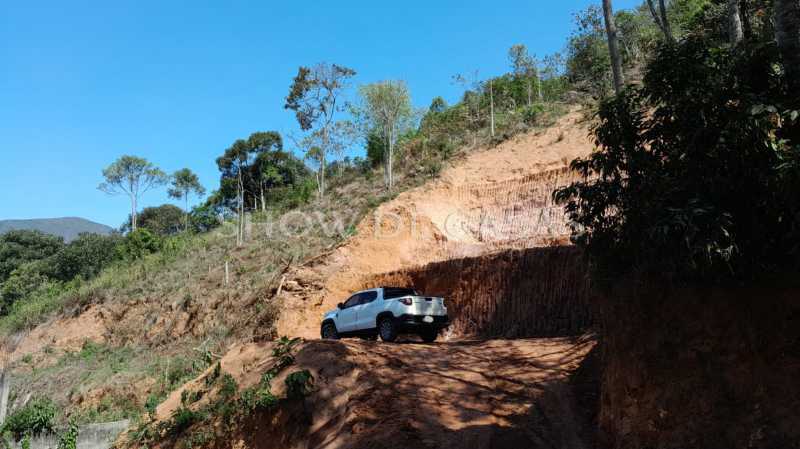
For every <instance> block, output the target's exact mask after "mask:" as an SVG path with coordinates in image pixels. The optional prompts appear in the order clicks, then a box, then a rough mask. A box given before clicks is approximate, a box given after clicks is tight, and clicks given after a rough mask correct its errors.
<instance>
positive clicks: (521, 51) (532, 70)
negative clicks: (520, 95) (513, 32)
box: [508, 44, 543, 106]
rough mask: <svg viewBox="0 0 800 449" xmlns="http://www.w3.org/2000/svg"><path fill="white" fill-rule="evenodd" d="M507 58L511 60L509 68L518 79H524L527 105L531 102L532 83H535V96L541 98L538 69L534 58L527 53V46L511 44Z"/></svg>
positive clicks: (540, 99)
mask: <svg viewBox="0 0 800 449" xmlns="http://www.w3.org/2000/svg"><path fill="white" fill-rule="evenodd" d="M508 59H509V61H510V62H511V70H512V73H513V74H514V76H515V77H516V78H518V79H523V80H525V86H526V87H527V91H528V106H530V105H532V104H533V85H534V84H535V85H536V96H537V97H538V98H539V101H542V100H543V97H542V89H541V83H540V81H539V70H538V68H537V65H536V58H534V57H533V56H531V55H530V54H528V48H527V47H526V46H525V45H523V44H515V45H512V46H511V48H509V49H508Z"/></svg>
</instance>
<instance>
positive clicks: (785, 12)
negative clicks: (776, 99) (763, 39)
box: [775, 0, 800, 107]
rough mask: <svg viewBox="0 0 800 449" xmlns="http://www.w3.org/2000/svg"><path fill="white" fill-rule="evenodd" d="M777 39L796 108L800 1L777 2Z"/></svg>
mask: <svg viewBox="0 0 800 449" xmlns="http://www.w3.org/2000/svg"><path fill="white" fill-rule="evenodd" d="M775 39H776V40H777V41H778V50H779V51H780V53H781V57H782V58H783V70H784V73H785V77H786V84H787V85H788V87H789V92H790V94H791V95H793V96H794V101H795V107H796V106H797V103H800V101H798V92H800V0H775Z"/></svg>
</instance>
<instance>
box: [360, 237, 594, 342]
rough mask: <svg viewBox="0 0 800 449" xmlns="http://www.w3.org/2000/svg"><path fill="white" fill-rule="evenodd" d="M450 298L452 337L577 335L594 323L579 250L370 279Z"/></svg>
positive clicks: (441, 265)
mask: <svg viewBox="0 0 800 449" xmlns="http://www.w3.org/2000/svg"><path fill="white" fill-rule="evenodd" d="M377 285H397V286H409V287H410V286H415V287H416V288H417V289H419V290H422V291H423V292H425V294H429V295H437V296H443V297H445V298H446V304H447V307H448V313H449V314H450V317H451V321H452V324H451V325H450V328H449V329H448V332H449V333H450V335H452V336H465V335H468V336H482V337H542V336H566V335H576V334H578V333H580V332H583V331H585V330H586V329H587V328H588V327H589V325H590V324H591V312H590V298H591V286H590V283H589V277H588V273H587V269H586V264H585V262H584V260H583V258H582V257H581V254H580V251H579V250H578V249H577V248H575V247H568V246H567V247H564V246H561V247H550V248H529V249H524V250H509V251H503V252H500V253H495V254H491V255H487V256H483V257H469V258H459V259H451V260H447V261H443V262H435V263H431V264H428V265H425V266H423V267H420V268H412V269H408V270H400V271H395V272H392V273H386V274H382V275H378V276H375V277H372V278H369V279H368V280H367V281H366V282H365V283H364V284H363V287H365V288H366V287H372V286H377Z"/></svg>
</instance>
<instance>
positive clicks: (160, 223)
mask: <svg viewBox="0 0 800 449" xmlns="http://www.w3.org/2000/svg"><path fill="white" fill-rule="evenodd" d="M137 216H138V217H139V218H138V219H139V227H138V228H137V229H147V230H148V231H150V232H152V233H154V234H156V235H159V236H167V235H174V234H177V233H178V232H180V230H181V228H182V227H183V226H184V222H185V214H184V212H183V211H182V210H181V208H180V207H178V206H175V205H174V204H162V205H160V206H154V207H145V208H144V209H142V211H141V212H139V213H138V214H137ZM131 218H132V217H130V216H129V217H128V221H127V222H126V223H125V224H123V225H122V228H121V231H122V232H123V233H127V232H132V231H133V229H132V225H131V223H132V222H131Z"/></svg>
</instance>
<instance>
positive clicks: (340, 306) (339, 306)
mask: <svg viewBox="0 0 800 449" xmlns="http://www.w3.org/2000/svg"><path fill="white" fill-rule="evenodd" d="M336 308H337V309H344V304H342V303H339V304H336Z"/></svg>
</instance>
